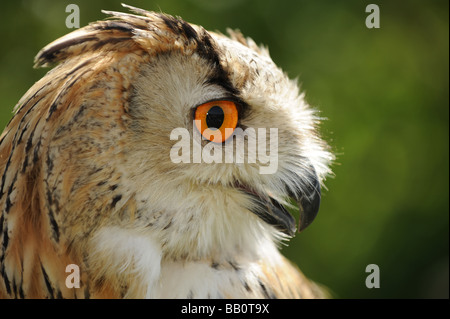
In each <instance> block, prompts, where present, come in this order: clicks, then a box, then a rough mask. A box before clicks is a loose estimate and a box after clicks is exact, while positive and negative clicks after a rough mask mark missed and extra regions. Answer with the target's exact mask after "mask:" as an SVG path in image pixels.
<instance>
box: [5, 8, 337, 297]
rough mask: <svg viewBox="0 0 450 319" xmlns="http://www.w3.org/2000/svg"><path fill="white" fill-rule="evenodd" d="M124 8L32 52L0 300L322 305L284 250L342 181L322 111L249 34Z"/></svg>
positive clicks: (9, 134) (13, 160)
mask: <svg viewBox="0 0 450 319" xmlns="http://www.w3.org/2000/svg"><path fill="white" fill-rule="evenodd" d="M125 7H127V8H128V9H129V10H130V11H131V13H121V12H110V11H104V13H106V14H108V15H110V18H109V19H106V20H103V21H98V22H95V23H91V24H89V25H88V26H86V27H83V28H81V29H77V30H75V31H73V32H71V33H69V34H67V35H66V36H63V37H62V38H60V39H57V40H56V41H54V42H52V43H50V44H49V45H47V46H46V47H44V48H43V49H42V50H41V51H40V52H39V53H38V54H37V56H36V58H35V67H47V66H52V69H51V70H50V71H49V72H48V73H47V74H46V75H45V76H44V77H43V78H42V79H41V80H39V81H38V82H36V83H35V84H34V85H33V86H32V87H31V88H30V89H29V90H28V91H27V92H26V94H25V95H24V96H23V97H22V98H21V99H20V101H19V102H18V103H17V105H16V106H15V108H14V112H15V114H14V116H13V118H12V119H11V120H10V122H9V124H8V125H7V127H6V128H5V130H4V132H3V134H2V135H1V137H0V209H1V215H0V297H2V298H321V297H324V296H325V293H324V290H322V289H321V288H320V287H319V285H318V284H316V283H314V282H313V281H311V280H309V279H307V278H306V277H305V275H304V274H303V273H302V272H301V271H300V270H299V269H298V268H297V267H296V266H295V265H294V264H293V263H291V262H290V261H289V260H287V259H286V258H285V257H284V256H283V255H282V254H281V253H280V245H281V244H284V243H287V241H288V240H289V239H290V238H292V237H293V236H294V235H295V234H296V229H297V228H298V229H299V230H300V231H301V230H303V229H304V228H306V227H307V226H308V225H309V224H310V223H311V222H312V221H313V219H314V218H315V216H316V214H317V212H318V210H319V204H320V198H321V192H320V188H321V185H322V184H323V181H324V180H325V178H326V177H327V176H328V175H329V174H331V170H330V165H331V163H332V161H333V154H332V152H331V151H330V147H329V146H328V144H327V143H326V142H325V141H324V140H323V139H322V138H321V137H320V135H319V133H318V125H319V124H320V123H319V122H320V120H321V118H320V117H319V116H318V111H317V110H314V109H313V108H311V107H310V106H309V105H308V104H307V103H306V102H305V98H304V94H303V93H301V92H300V91H299V88H298V85H297V83H296V81H294V80H290V79H289V78H288V77H287V75H286V74H285V73H283V71H282V70H281V69H280V68H278V67H277V66H276V65H275V64H274V62H273V61H272V60H271V58H270V56H269V53H268V50H267V49H266V48H265V47H262V46H258V45H256V44H255V42H254V41H253V40H251V39H250V38H245V37H244V36H243V35H242V34H241V33H240V32H239V31H232V30H228V35H224V34H221V33H219V32H208V31H206V30H205V29H204V28H202V27H200V26H197V25H194V24H190V23H187V22H185V21H184V20H182V19H181V18H178V17H173V16H170V15H166V14H163V13H154V12H148V11H145V10H142V9H138V8H134V7H130V6H125ZM295 202H296V203H297V204H298V205H297V206H296V205H294V203H295ZM296 207H298V208H296ZM295 209H298V210H299V212H300V213H299V217H298V220H299V221H298V227H297V222H296V218H295V217H294V216H293V215H291V213H290V212H289V211H292V212H294V211H295Z"/></svg>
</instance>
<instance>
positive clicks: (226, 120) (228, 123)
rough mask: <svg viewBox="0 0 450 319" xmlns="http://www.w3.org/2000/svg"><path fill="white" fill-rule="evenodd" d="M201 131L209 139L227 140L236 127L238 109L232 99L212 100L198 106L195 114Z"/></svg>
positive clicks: (213, 140)
mask: <svg viewBox="0 0 450 319" xmlns="http://www.w3.org/2000/svg"><path fill="white" fill-rule="evenodd" d="M194 120H195V125H196V126H197V129H198V130H199V132H200V133H201V134H202V135H203V137H204V138H206V139H207V140H209V141H212V142H215V143H222V142H225V141H226V140H227V139H228V138H229V137H230V136H231V135H232V134H233V131H234V129H235V128H236V125H237V121H238V111H237V108H236V104H235V103H234V102H231V101H212V102H207V103H205V104H202V105H200V106H198V107H197V109H196V110H195V115H194Z"/></svg>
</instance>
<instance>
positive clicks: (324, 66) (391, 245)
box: [0, 0, 449, 298]
mask: <svg viewBox="0 0 450 319" xmlns="http://www.w3.org/2000/svg"><path fill="white" fill-rule="evenodd" d="M69 3H75V4H77V5H78V6H79V7H80V13H81V15H80V24H81V26H84V25H86V24H88V23H89V22H91V21H94V20H99V19H103V18H104V17H105V15H104V14H102V13H101V12H100V10H101V9H108V10H119V11H123V10H125V9H123V8H122V7H121V6H120V1H95V2H94V1H86V0H80V1H73V0H72V1H58V2H56V1H51V0H33V1H30V0H23V1H14V2H12V1H8V2H6V1H5V2H3V3H2V8H1V13H0V16H1V19H0V33H1V50H0V70H1V71H0V127H1V128H3V127H4V126H5V125H6V123H7V121H8V120H9V119H10V117H11V114H12V113H11V111H12V108H13V106H14V105H15V103H16V102H17V101H18V100H19V99H20V97H21V96H22V95H23V94H24V93H25V92H26V90H27V89H28V88H29V87H30V86H31V85H32V84H33V83H34V82H35V81H37V80H38V79H39V78H40V77H42V76H43V75H44V74H45V72H46V71H47V70H42V69H40V70H34V69H33V68H32V65H33V58H34V56H35V54H36V53H37V52H38V51H39V50H40V49H41V48H42V47H43V46H45V45H46V44H47V43H49V42H51V41H53V40H54V39H56V38H58V37H60V36H62V35H64V34H66V33H67V32H69V31H70V30H69V29H67V28H66V27H65V19H66V17H67V15H68V13H66V12H65V8H66V6H67V5H68V4H69ZM126 3H128V4H130V5H134V6H137V7H141V8H145V9H148V10H156V11H163V12H166V13H169V14H172V15H179V16H181V17H183V18H184V19H185V20H187V21H190V22H193V23H196V24H200V25H203V26H204V27H205V28H207V29H210V30H219V31H222V32H225V30H226V28H227V27H231V28H239V29H240V30H241V31H242V32H243V33H244V34H245V35H247V36H250V37H252V38H253V39H254V40H255V41H256V42H258V43H264V44H266V45H268V46H269V49H270V52H271V55H272V58H273V60H274V61H275V62H276V63H277V64H278V65H279V66H281V67H282V68H283V69H284V70H285V71H286V72H287V73H288V74H289V76H290V77H292V78H295V77H299V81H300V82H301V85H302V89H303V90H304V91H305V92H306V98H307V101H308V102H309V103H310V104H311V105H313V106H315V107H317V108H319V109H320V110H321V114H322V116H323V117H326V118H327V120H326V121H325V122H324V123H323V125H322V133H323V136H324V137H325V138H326V139H327V140H328V141H329V142H330V143H331V145H332V147H333V150H334V151H335V152H336V154H337V161H336V163H335V165H334V166H333V170H334V173H335V176H334V177H332V178H329V179H328V180H327V181H326V186H327V188H328V190H325V191H324V195H323V200H322V206H321V211H320V213H319V215H318V218H317V219H316V221H315V222H314V223H313V224H312V226H311V227H310V228H308V229H307V230H305V231H304V232H303V233H302V234H299V235H298V236H297V237H296V238H295V239H293V240H292V241H291V242H290V244H289V246H288V247H284V248H283V252H284V253H285V254H286V255H287V256H288V257H289V258H291V259H292V260H294V261H295V262H296V263H297V264H298V265H299V266H300V268H301V269H302V270H303V271H304V272H305V273H306V274H307V275H308V276H309V277H311V278H313V279H314V280H316V281H318V282H320V283H322V284H324V285H326V286H328V287H329V288H330V290H331V291H332V292H333V295H334V296H335V297H337V298H448V296H449V268H448V267H449V260H448V252H449V91H448V85H449V2H448V0H442V1H437V0H433V1H380V0H371V1H369V2H367V1H345V2H344V1H333V0H329V1H328V0H327V1H325V0H320V1H289V0H277V1H269V0H227V1H213V0H189V1H181V0H178V1H177V0H154V1H153V0H152V1H134V0H128V1H126ZM369 3H376V4H378V5H379V7H380V13H381V14H380V18H381V19H380V21H381V28H380V29H368V28H366V26H365V19H366V17H367V15H368V13H366V12H365V8H366V5H367V4H369ZM368 264H377V265H378V266H379V267H380V275H381V277H380V278H381V281H380V285H381V287H380V288H379V289H368V288H366V286H365V279H366V276H367V275H368V274H367V273H366V272H365V269H366V266H367V265H368Z"/></svg>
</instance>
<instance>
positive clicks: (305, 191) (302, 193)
mask: <svg viewBox="0 0 450 319" xmlns="http://www.w3.org/2000/svg"><path fill="white" fill-rule="evenodd" d="M300 185H305V186H304V187H302V189H301V190H297V191H295V192H290V193H289V196H290V197H292V198H293V199H294V200H295V201H296V202H297V204H298V207H299V209H300V220H299V232H301V231H303V230H304V229H305V228H306V227H308V226H309V225H310V224H311V223H312V221H313V220H314V219H315V218H316V216H317V213H318V212H319V206H320V197H321V192H320V181H319V179H318V177H317V174H316V172H315V170H314V168H313V167H312V166H311V168H310V170H309V175H308V176H307V178H306V180H304V179H303V180H302V183H301V184H300ZM238 188H240V189H241V190H243V191H244V192H245V193H247V194H248V195H249V196H250V197H251V198H252V201H253V205H252V207H251V208H250V211H251V212H253V213H254V214H255V215H257V216H258V217H260V218H261V219H262V220H264V221H265V222H266V223H268V224H270V225H273V226H274V227H275V228H277V229H278V230H280V231H282V232H283V233H285V234H286V235H288V236H290V237H293V236H294V235H295V230H296V225H295V218H294V217H293V216H292V215H291V214H290V213H289V212H288V211H287V209H286V208H284V207H283V205H281V204H280V203H279V202H277V201H276V200H275V199H273V198H271V197H270V196H262V195H260V194H257V193H255V192H254V191H252V190H250V189H249V188H248V187H245V186H243V185H240V184H239V185H238Z"/></svg>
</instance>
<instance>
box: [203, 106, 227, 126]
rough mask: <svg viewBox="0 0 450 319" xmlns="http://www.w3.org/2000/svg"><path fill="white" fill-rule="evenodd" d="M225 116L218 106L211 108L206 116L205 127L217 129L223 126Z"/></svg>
mask: <svg viewBox="0 0 450 319" xmlns="http://www.w3.org/2000/svg"><path fill="white" fill-rule="evenodd" d="M224 118H225V114H224V113H223V110H222V108H221V107H220V106H217V105H216V106H213V107H212V108H210V109H209V111H208V113H207V114H206V125H208V127H209V128H210V129H219V128H220V127H221V126H222V124H223V119H224Z"/></svg>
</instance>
